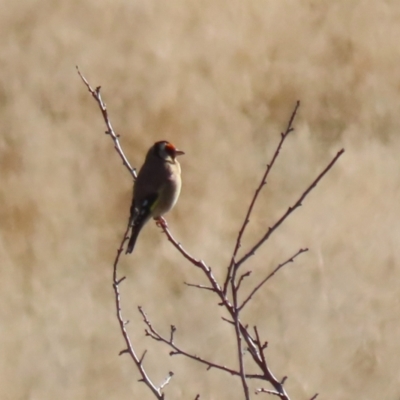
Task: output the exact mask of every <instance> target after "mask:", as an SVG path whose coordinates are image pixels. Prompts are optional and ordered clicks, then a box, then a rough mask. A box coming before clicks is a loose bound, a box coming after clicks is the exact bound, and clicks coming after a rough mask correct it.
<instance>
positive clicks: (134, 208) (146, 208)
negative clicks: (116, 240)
mask: <svg viewBox="0 0 400 400" xmlns="http://www.w3.org/2000/svg"><path fill="white" fill-rule="evenodd" d="M182 154H185V153H184V152H183V151H181V150H178V149H177V148H176V147H175V146H174V145H173V144H171V143H169V142H167V141H166V140H163V141H160V142H156V143H154V145H153V146H152V147H151V148H150V150H149V151H148V152H147V155H146V159H145V161H144V164H143V166H142V168H141V169H140V171H139V174H138V177H137V179H136V181H135V183H134V186H133V200H132V205H131V215H130V220H129V221H130V222H129V223H130V225H131V227H132V230H131V237H130V239H129V243H128V248H127V250H126V254H128V253H132V251H133V248H134V247H135V243H136V239H137V237H138V235H139V233H140V231H141V229H142V228H143V226H144V225H145V224H146V223H147V222H148V221H149V220H150V219H151V218H154V219H159V218H160V217H161V216H162V215H164V214H165V213H167V212H168V211H169V210H171V209H172V207H174V205H175V203H176V201H177V200H178V197H179V194H180V192H181V166H180V164H179V162H178V160H177V159H176V157H177V156H180V155H182Z"/></svg>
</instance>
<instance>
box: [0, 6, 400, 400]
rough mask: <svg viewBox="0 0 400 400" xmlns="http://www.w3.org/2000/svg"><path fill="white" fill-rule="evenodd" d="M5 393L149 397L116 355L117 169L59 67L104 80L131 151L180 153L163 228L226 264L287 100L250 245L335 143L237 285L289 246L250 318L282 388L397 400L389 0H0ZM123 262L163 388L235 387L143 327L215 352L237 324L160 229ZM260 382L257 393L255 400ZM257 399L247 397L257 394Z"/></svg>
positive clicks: (222, 391) (398, 101) (221, 357)
mask: <svg viewBox="0 0 400 400" xmlns="http://www.w3.org/2000/svg"><path fill="white" fill-rule="evenodd" d="M0 9H1V14H0V15H1V17H0V19H1V23H0V37H1V46H0V63H1V64H0V65H1V75H0V116H1V126H2V128H1V137H0V164H1V182H2V184H1V188H0V190H1V208H0V213H1V228H0V229H1V230H0V235H1V236H0V245H1V255H2V256H1V264H0V265H1V266H0V271H1V280H0V293H1V303H0V346H1V359H0V398H1V399H7V400H8V399H35V400H36V399H40V400H46V399H55V398H56V399H74V400H79V399H120V400H122V399H132V398H135V399H138V398H140V399H151V398H152V396H151V395H150V393H149V391H148V390H147V389H146V388H145V387H144V385H143V384H140V383H138V382H137V379H138V374H137V372H136V370H135V367H134V366H133V364H132V362H131V361H130V359H129V358H128V357H127V356H123V357H118V352H119V350H121V349H122V348H123V342H122V338H121V335H120V333H119V331H118V327H117V321H116V318H115V312H114V300H113V296H112V288H111V263H112V260H113V258H114V255H115V251H116V247H117V245H118V243H119V240H120V237H121V234H122V232H123V229H124V228H125V224H126V221H127V217H128V210H129V203H130V197H131V183H132V182H131V178H130V176H129V174H128V173H127V171H126V170H125V169H124V168H123V167H122V165H121V162H120V160H119V158H118V156H117V154H116V153H115V151H114V149H113V146H112V143H111V141H110V139H109V138H108V137H106V136H105V135H103V134H102V132H104V130H105V128H104V124H103V121H102V118H101V115H100V113H99V111H98V109H97V107H96V104H95V102H94V101H93V99H92V98H91V97H90V95H89V94H88V92H87V91H86V89H85V87H84V86H83V84H82V82H81V81H80V79H79V77H78V76H77V74H76V71H75V65H76V64H78V65H79V66H80V68H81V70H82V72H83V73H84V74H85V75H86V77H87V78H88V79H89V81H90V82H91V83H92V84H93V85H102V87H103V96H104V98H105V100H106V102H107V105H108V108H109V112H110V116H111V119H112V122H113V124H114V127H115V129H116V131H117V132H118V133H119V134H121V135H122V139H121V140H122V145H123V147H124V150H125V152H126V154H127V156H128V157H129V159H130V160H131V162H132V163H133V164H134V165H136V166H139V165H140V164H141V162H142V159H143V153H144V152H145V150H146V149H147V147H148V146H149V145H150V144H151V143H152V142H154V141H155V140H160V139H164V138H167V139H169V140H171V141H172V142H174V143H175V144H176V145H177V146H179V147H180V148H182V149H184V150H185V151H186V153H187V156H185V157H184V158H182V166H183V170H184V176H183V179H184V189H183V192H182V196H181V199H180V202H179V206H178V207H177V208H176V209H175V210H174V211H173V212H172V213H171V214H170V216H169V217H168V221H169V223H170V226H171V228H172V230H173V232H174V233H175V235H176V236H177V238H178V239H179V240H181V241H182V242H183V243H184V245H185V247H186V248H187V249H188V250H189V251H190V252H192V253H193V254H195V255H197V256H198V257H201V258H203V259H205V260H206V261H207V262H208V263H209V264H210V265H212V267H213V269H214V271H215V273H216V275H217V276H218V277H219V278H221V277H222V276H223V273H224V271H225V266H226V264H227V262H228V256H229V253H230V252H231V251H232V248H233V241H234V238H235V235H236V232H237V228H238V227H239V225H240V222H241V221H242V218H243V216H244V212H245V209H246V207H247V204H248V201H249V198H250V196H251V194H252V193H253V190H254V188H255V185H256V183H257V182H258V179H259V177H260V176H261V173H262V171H263V168H264V165H265V163H266V162H267V160H268V159H269V157H270V156H271V154H272V149H273V146H274V145H275V143H276V142H277V140H278V138H279V136H278V134H279V132H280V131H281V130H282V129H283V127H284V126H285V124H286V121H287V118H288V116H289V115H290V112H291V110H292V108H293V106H294V103H295V101H296V100H297V99H300V100H301V101H302V106H301V108H300V114H299V118H298V119H297V120H296V123H295V125H296V128H297V129H296V132H295V134H294V135H293V136H292V137H291V138H290V139H289V140H288V142H287V143H286V145H285V148H284V151H283V153H282V156H281V157H280V159H279V161H278V163H277V165H276V168H275V170H274V171H273V174H272V176H271V179H270V182H269V186H268V187H267V189H266V190H265V192H264V193H263V195H262V198H261V201H260V203H259V204H258V207H257V209H256V212H255V216H254V218H253V220H252V223H251V227H250V229H249V231H248V233H247V235H246V237H245V246H244V248H247V247H248V246H249V244H250V243H252V241H254V240H255V239H256V238H257V237H259V235H260V234H261V233H262V232H264V231H265V229H266V228H267V227H268V226H269V225H271V223H272V222H273V221H274V220H275V219H276V218H277V217H279V216H280V215H281V213H282V212H283V211H284V210H285V209H286V207H287V206H289V205H290V204H291V203H292V202H293V201H294V200H295V199H296V198H297V196H298V195H299V194H300V193H301V192H302V190H303V189H304V188H305V187H306V185H307V184H308V183H309V182H311V180H312V179H313V178H314V177H315V176H316V174H317V173H318V171H319V170H320V169H321V168H322V167H323V166H324V165H325V164H326V163H327V162H328V161H329V159H330V158H331V157H332V156H333V155H334V154H335V152H336V151H337V150H338V149H340V148H341V147H345V148H346V153H345V155H344V157H342V159H341V160H340V161H339V164H338V165H337V166H336V167H335V168H334V170H333V171H331V173H330V174H329V175H328V177H327V178H326V179H325V180H324V181H323V182H322V184H321V185H320V186H318V187H317V189H316V190H315V191H314V192H312V194H311V196H310V198H309V199H308V200H307V201H306V203H305V204H304V206H303V207H302V208H301V209H300V210H298V211H296V213H295V215H294V216H293V218H291V219H290V220H289V221H287V223H285V225H284V226H283V228H282V229H280V231H279V232H277V233H276V234H275V235H274V236H273V238H272V239H271V241H270V242H268V245H266V246H265V247H263V248H262V250H261V251H259V252H258V254H257V255H256V256H255V257H253V258H252V259H251V261H250V262H249V264H248V265H247V268H250V269H252V270H253V271H254V272H253V276H252V278H251V280H250V279H249V281H248V283H247V286H246V288H245V289H244V290H248V289H249V287H250V284H251V282H256V281H257V279H259V278H260V277H262V276H264V275H265V274H266V273H267V271H269V270H270V269H271V268H273V267H274V266H275V265H276V264H277V263H278V262H280V261H282V260H283V259H285V258H286V257H287V256H288V255H290V254H292V253H294V252H295V251H296V250H297V249H298V248H300V247H306V246H308V247H310V249H311V251H310V252H309V253H307V254H306V255H303V256H302V257H301V259H299V261H298V262H297V263H296V265H292V266H290V267H288V268H287V269H286V270H284V271H283V272H282V273H280V275H279V276H277V277H276V278H275V279H274V280H273V281H272V282H271V283H270V284H269V285H268V286H267V287H266V288H265V289H264V291H263V292H262V293H260V294H258V296H257V297H256V298H255V300H254V302H253V304H252V305H251V306H250V307H248V309H247V310H246V312H245V315H244V319H245V320H246V321H247V322H249V323H255V322H257V323H258V325H259V328H260V330H261V331H262V332H263V335H264V337H265V338H266V339H268V340H269V343H270V348H269V350H268V357H269V360H270V363H271V366H272V369H273V371H274V372H275V373H276V374H277V375H278V376H283V375H288V376H289V379H288V381H287V389H288V391H289V393H290V394H291V396H292V399H308V398H310V397H311V396H312V395H313V394H314V393H315V392H320V393H321V397H320V398H321V399H328V398H330V399H353V398H363V399H392V400H394V399H399V397H400V385H399V383H400V382H399V366H400V361H399V356H398V355H399V352H400V341H399V335H400V304H399V299H400V285H399V282H400V272H399V268H398V265H399V261H400V253H399V244H398V242H399V240H400V224H399V221H400V217H399V215H400V202H399V198H400V168H399V146H400V138H399V129H400V113H399V106H400V69H399V64H400V47H399V44H398V43H399V37H400V3H399V2H397V1H393V0H392V1H391V0H386V1H384V0H379V1H378V0H370V1H368V2H367V1H363V0H353V1H341V2H339V1H338V2H331V1H326V0H318V1H317V0H315V1H313V0H301V1H297V2H292V1H289V0H281V1H273V0H263V1H261V0H254V1H243V0H230V1H224V0H203V1H201V2H199V1H192V0H174V1H168V2H161V1H155V0H147V1H137V0H129V1H127V0H119V1H106V0H102V1H98V0H96V1H95V0H91V1H89V0H87V1H69V2H53V1H50V0H41V1H39V0H26V1H24V2H11V1H6V0H2V1H1V3H0ZM121 273H123V274H126V276H127V278H128V279H127V280H126V281H125V282H124V284H123V285H122V295H123V305H124V313H125V316H126V317H127V318H128V319H130V320H131V323H130V325H129V329H130V334H131V337H132V339H133V340H134V342H135V343H136V344H137V347H138V349H141V350H142V349H145V348H147V349H149V355H148V357H147V361H146V367H147V369H148V372H149V373H150V374H151V376H152V377H153V378H154V379H155V381H156V382H161V381H162V380H163V378H164V377H165V376H166V374H167V372H168V371H169V370H174V371H175V373H176V375H175V377H174V379H173V381H172V383H171V384H170V386H168V388H167V394H168V398H175V399H176V398H182V399H183V398H185V399H193V398H194V397H195V395H196V393H201V394H202V397H201V398H204V399H228V398H229V399H240V398H242V395H241V391H240V385H239V380H237V379H236V380H235V379H233V378H231V377H229V376H225V375H224V374H222V373H218V372H214V371H211V372H205V371H204V369H203V368H200V367H199V366H197V365H196V364H194V363H192V362H190V361H186V360H184V359H181V358H178V357H176V358H170V357H168V351H167V349H165V348H164V347H162V346H158V345H155V344H154V343H152V342H150V340H149V339H147V338H145V337H144V334H143V325H142V323H141V320H140V317H139V315H138V312H137V309H136V307H137V305H139V304H140V305H142V306H143V307H144V308H145V310H146V311H147V312H148V313H149V315H150V318H151V319H152V320H153V322H154V324H155V326H156V327H158V328H160V330H162V331H164V332H167V330H168V326H169V324H171V323H173V324H176V325H177V327H178V333H177V340H178V341H179V342H180V343H181V344H182V345H184V346H187V348H189V349H191V350H192V351H193V352H195V353H198V354H203V355H208V356H209V357H212V358H213V359H214V360H216V361H219V362H225V360H228V361H226V362H229V360H231V362H233V361H234V359H235V357H234V351H233V350H232V347H230V346H231V345H233V343H234V342H233V331H232V329H231V328H230V327H229V326H225V325H224V324H223V323H222V322H221V321H220V319H219V317H220V312H221V311H220V309H218V308H216V307H215V299H214V298H213V297H212V295H211V294H209V293H202V292H199V291H196V290H194V289H191V288H188V287H186V286H184V285H183V283H182V282H183V281H185V280H186V281H190V282H199V281H202V277H201V275H200V273H199V272H198V271H195V270H194V269H193V268H192V267H191V266H190V265H188V263H187V262H185V261H184V260H182V258H181V257H179V255H178V254H177V252H176V251H175V250H174V248H173V247H172V246H171V245H170V244H169V243H168V242H167V240H166V238H165V237H164V236H163V235H161V234H160V232H159V230H158V229H157V228H156V227H155V226H154V225H152V226H148V227H147V228H146V230H145V231H144V232H143V234H142V236H141V237H140V239H139V241H138V245H137V248H136V250H135V253H134V254H133V255H132V256H129V257H124V258H123V260H122V264H121ZM265 396H266V397H267V395H265ZM260 397H263V396H262V395H260Z"/></svg>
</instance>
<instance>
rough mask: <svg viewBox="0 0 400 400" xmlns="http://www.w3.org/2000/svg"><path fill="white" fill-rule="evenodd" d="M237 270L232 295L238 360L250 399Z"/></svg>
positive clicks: (247, 398)
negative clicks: (241, 328) (238, 297)
mask: <svg viewBox="0 0 400 400" xmlns="http://www.w3.org/2000/svg"><path fill="white" fill-rule="evenodd" d="M234 279H235V272H234V273H233V277H232V281H231V283H232V297H233V307H234V315H233V322H234V324H235V334H236V335H235V336H236V343H237V352H238V360H239V372H240V380H241V382H242V387H243V393H244V397H245V399H246V400H250V393H249V387H248V385H247V382H246V373H245V370H244V362H243V350H242V334H241V332H240V320H239V313H240V310H239V308H238V300H237V287H235V281H234Z"/></svg>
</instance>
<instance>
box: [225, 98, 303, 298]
mask: <svg viewBox="0 0 400 400" xmlns="http://www.w3.org/2000/svg"><path fill="white" fill-rule="evenodd" d="M299 107H300V101H297V102H296V106H295V108H294V110H293V112H292V115H291V116H290V119H289V122H288V124H287V127H286V130H285V132H282V133H281V140H280V141H279V143H278V146H277V147H276V149H275V152H274V154H273V156H272V159H271V161H270V163H269V164H267V168H266V170H265V172H264V175H263V177H262V179H261V181H260V184H259V185H258V187H257V189H256V191H255V193H254V196H253V198H252V199H251V202H250V205H249V208H248V209H247V213H246V216H245V218H244V221H243V224H242V226H241V228H240V229H239V233H238V236H237V239H236V243H235V248H234V250H233V253H232V257H231V261H230V264H229V267H228V272H227V275H226V280H225V283H224V293H226V291H227V289H228V283H229V280H230V279H231V277H232V269H233V268H234V266H235V260H236V256H237V253H238V251H239V249H240V247H241V241H242V236H243V234H244V231H245V230H246V226H247V224H248V223H249V222H250V215H251V213H252V211H253V208H254V205H255V203H256V200H257V198H258V195H259V194H260V192H261V189H262V188H263V187H264V186H265V185H266V184H267V177H268V175H269V173H270V171H271V168H272V167H273V165H274V163H275V160H276V159H277V157H278V155H279V153H280V151H281V148H282V145H283V142H284V141H285V139H286V138H287V137H288V135H289V133H291V132H293V130H294V128H293V126H292V125H293V121H294V119H295V117H296V114H297V110H298V108H299Z"/></svg>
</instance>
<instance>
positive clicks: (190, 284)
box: [183, 282, 215, 292]
mask: <svg viewBox="0 0 400 400" xmlns="http://www.w3.org/2000/svg"><path fill="white" fill-rule="evenodd" d="M183 283H184V284H185V285H186V286H190V287H195V288H197V289H204V290H210V291H211V292H215V290H214V289H213V288H212V287H209V286H204V285H198V284H195V283H188V282H183Z"/></svg>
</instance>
